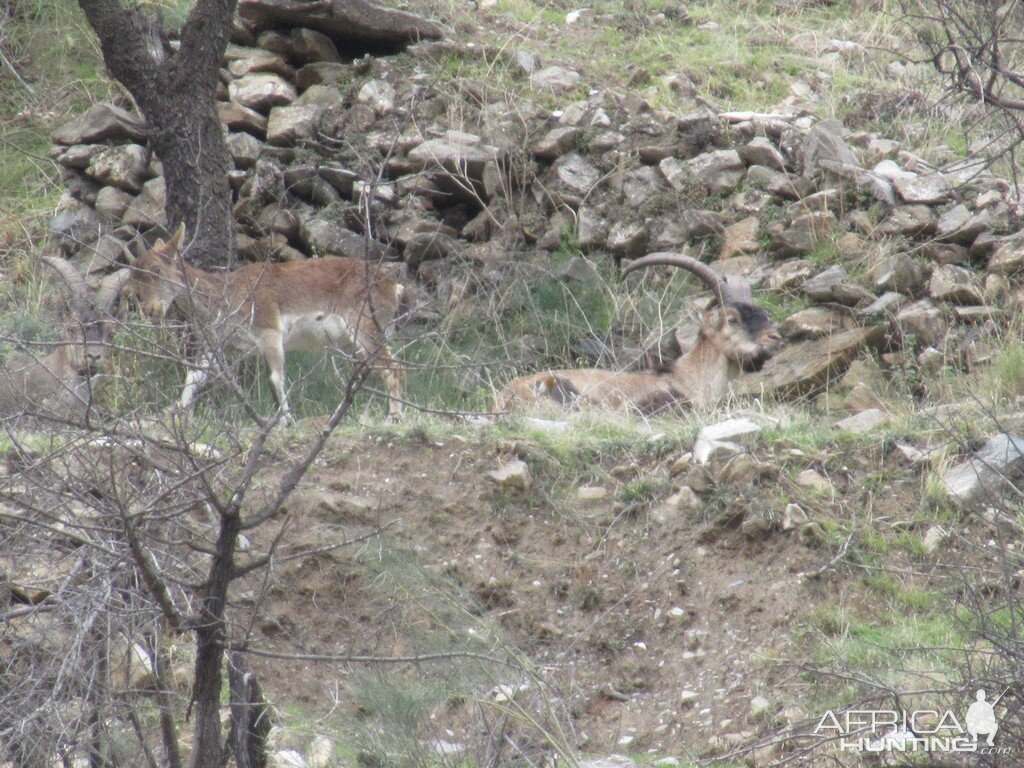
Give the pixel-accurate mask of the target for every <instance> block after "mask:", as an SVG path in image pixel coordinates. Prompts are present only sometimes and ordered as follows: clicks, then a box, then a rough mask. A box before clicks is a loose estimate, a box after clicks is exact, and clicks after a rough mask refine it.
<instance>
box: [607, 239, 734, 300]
mask: <svg viewBox="0 0 1024 768" xmlns="http://www.w3.org/2000/svg"><path fill="white" fill-rule="evenodd" d="M658 266H663V267H679V268H680V269H686V270H689V271H690V272H693V274H695V275H696V276H697V277H699V278H700V279H701V280H703V281H704V283H705V284H706V285H707V287H708V288H710V289H711V292H712V293H713V294H715V296H717V297H718V302H719V303H720V304H722V305H723V306H724V305H726V304H735V303H736V298H737V297H736V295H735V292H734V291H733V289H732V288H731V287H730V286H729V284H728V283H727V282H726V281H725V280H723V279H722V277H721V276H720V275H719V274H718V273H717V272H715V270H713V269H712V268H711V267H709V266H708V265H707V264H705V263H704V262H703V261H699V260H698V259H695V258H693V257H692V256H684V255H683V254H681V253H668V252H666V253H652V254H650V255H649V256H644V257H643V258H642V259H637V260H636V261H634V262H632V263H631V264H630V265H629V266H628V267H626V268H625V269H624V270H622V274H623V276H625V275H628V274H629V273H630V272H632V271H633V270H634V269H642V268H643V267H658Z"/></svg>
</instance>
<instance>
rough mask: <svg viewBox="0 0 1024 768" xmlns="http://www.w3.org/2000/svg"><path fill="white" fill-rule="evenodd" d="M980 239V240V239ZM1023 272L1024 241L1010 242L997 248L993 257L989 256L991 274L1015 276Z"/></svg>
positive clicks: (993, 252)
mask: <svg viewBox="0 0 1024 768" xmlns="http://www.w3.org/2000/svg"><path fill="white" fill-rule="evenodd" d="M978 239H979V240H980V237H979V238H978ZM975 243H977V241H975ZM1022 270H1024V239H1016V238H1015V239H1013V240H1008V241H1006V242H1004V243H1002V244H1001V245H998V246H996V248H995V250H994V251H992V255H991V256H989V259H988V271H989V272H993V273H995V274H997V275H1015V274H1017V273H1018V272H1020V271H1022Z"/></svg>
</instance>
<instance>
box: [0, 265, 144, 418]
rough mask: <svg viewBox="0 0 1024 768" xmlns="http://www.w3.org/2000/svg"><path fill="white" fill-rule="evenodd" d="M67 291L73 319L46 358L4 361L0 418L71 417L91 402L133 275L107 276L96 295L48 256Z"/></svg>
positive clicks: (15, 356)
mask: <svg viewBox="0 0 1024 768" xmlns="http://www.w3.org/2000/svg"><path fill="white" fill-rule="evenodd" d="M43 262H44V263H46V264H48V265H49V266H51V267H53V269H54V270H56V272H57V274H59V275H60V276H61V277H62V278H63V280H64V282H65V284H66V285H67V288H68V294H67V299H68V302H67V303H68V305H69V308H70V310H71V315H70V317H65V318H62V322H61V328H60V330H61V338H60V340H59V341H58V342H57V343H56V346H55V348H54V349H53V351H52V352H50V353H49V354H47V355H43V356H42V357H38V356H36V355H32V354H30V353H28V352H12V353H11V354H10V355H8V356H7V358H6V359H5V360H3V361H2V362H0V418H8V417H11V416H16V415H20V414H25V415H30V416H31V415H37V416H49V417H53V418H70V417H72V416H73V415H74V414H75V413H76V412H79V411H81V410H82V409H84V407H85V406H86V405H87V403H88V397H89V392H88V383H89V379H90V378H91V377H92V375H93V374H95V373H96V372H97V370H98V369H99V366H100V364H101V363H102V362H103V359H104V358H105V357H106V355H107V352H108V351H109V349H110V343H109V342H110V335H111V333H112V331H113V323H112V320H113V318H112V313H113V310H114V306H115V304H116V303H117V298H118V295H119V294H120V293H121V288H122V287H123V286H124V284H125V283H126V282H127V280H128V277H129V273H128V270H127V269H121V270H118V271H117V272H115V273H113V274H112V275H108V276H107V277H105V278H104V279H103V281H102V282H101V283H100V287H99V289H98V290H97V291H96V292H95V294H94V293H93V292H92V291H91V290H90V289H89V286H88V285H87V284H86V282H85V278H83V277H82V274H81V273H80V272H79V271H78V270H77V269H76V268H75V266H74V265H73V264H71V262H69V261H67V260H65V259H62V258H59V257H57V256H45V257H43Z"/></svg>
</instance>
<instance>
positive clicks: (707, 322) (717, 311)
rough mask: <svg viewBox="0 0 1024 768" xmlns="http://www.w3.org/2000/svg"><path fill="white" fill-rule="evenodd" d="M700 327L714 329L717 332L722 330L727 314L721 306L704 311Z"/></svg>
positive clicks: (701, 315)
mask: <svg viewBox="0 0 1024 768" xmlns="http://www.w3.org/2000/svg"><path fill="white" fill-rule="evenodd" d="M700 325H701V326H706V327H709V328H714V329H715V330H716V331H718V330H721V328H722V326H724V325H725V312H724V311H722V308H721V307H719V306H713V307H711V308H710V309H705V310H703V312H701V314H700Z"/></svg>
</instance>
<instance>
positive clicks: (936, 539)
mask: <svg viewBox="0 0 1024 768" xmlns="http://www.w3.org/2000/svg"><path fill="white" fill-rule="evenodd" d="M948 538H949V531H947V530H946V529H945V528H943V527H942V526H941V525H933V526H932V527H931V528H929V529H928V530H927V531H925V534H924V538H923V539H922V540H921V546H922V547H923V548H924V551H925V552H927V553H928V554H929V555H930V554H932V553H933V552H935V550H937V549H938V548H939V546H940V545H941V544H942V542H944V541H945V540H946V539H948Z"/></svg>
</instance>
